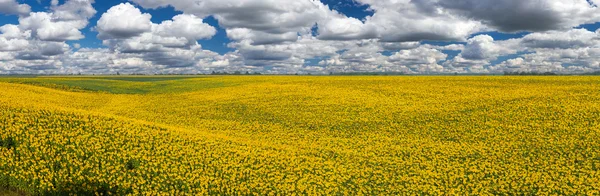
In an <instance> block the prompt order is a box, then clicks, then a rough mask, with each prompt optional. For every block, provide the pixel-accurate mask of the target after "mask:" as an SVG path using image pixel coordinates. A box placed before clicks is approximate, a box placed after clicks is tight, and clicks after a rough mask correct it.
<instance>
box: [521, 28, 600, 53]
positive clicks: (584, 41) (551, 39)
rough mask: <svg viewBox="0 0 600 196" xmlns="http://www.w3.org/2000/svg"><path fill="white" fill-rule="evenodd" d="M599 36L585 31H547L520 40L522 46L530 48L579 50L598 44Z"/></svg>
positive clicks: (599, 41)
mask: <svg viewBox="0 0 600 196" xmlns="http://www.w3.org/2000/svg"><path fill="white" fill-rule="evenodd" d="M599 35H600V34H599V33H596V32H591V31H588V30H585V29H572V30H569V31H549V32H543V33H532V34H529V35H526V36H525V37H524V38H523V39H522V41H521V42H522V43H523V45H524V46H527V47H530V48H560V49H569V48H579V47H589V46H595V45H598V44H600V40H599V38H600V36H599Z"/></svg>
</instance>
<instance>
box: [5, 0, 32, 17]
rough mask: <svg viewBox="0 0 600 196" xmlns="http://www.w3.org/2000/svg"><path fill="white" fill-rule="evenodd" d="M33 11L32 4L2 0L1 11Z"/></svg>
mask: <svg viewBox="0 0 600 196" xmlns="http://www.w3.org/2000/svg"><path fill="white" fill-rule="evenodd" d="M29 12H31V6H29V5H27V4H19V3H18V2H17V1H16V0H0V13H3V14H16V15H27V14H29Z"/></svg>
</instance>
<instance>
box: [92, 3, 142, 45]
mask: <svg viewBox="0 0 600 196" xmlns="http://www.w3.org/2000/svg"><path fill="white" fill-rule="evenodd" d="M150 18H152V16H151V15H150V14H142V12H141V11H140V10H139V9H137V8H136V7H134V6H133V5H131V4H130V3H121V4H119V5H116V6H113V7H111V8H110V9H109V10H108V11H106V13H104V14H102V17H100V19H99V20H98V24H97V26H96V29H97V30H98V38H100V39H123V38H130V37H135V36H138V35H140V34H142V33H144V32H149V31H150V30H151V29H152V22H151V21H150Z"/></svg>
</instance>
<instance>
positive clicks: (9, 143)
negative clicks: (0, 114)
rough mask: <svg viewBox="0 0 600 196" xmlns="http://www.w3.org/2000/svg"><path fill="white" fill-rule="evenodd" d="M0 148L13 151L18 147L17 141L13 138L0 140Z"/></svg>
mask: <svg viewBox="0 0 600 196" xmlns="http://www.w3.org/2000/svg"><path fill="white" fill-rule="evenodd" d="M0 147H2V148H8V149H9V150H10V149H13V148H16V147H17V141H15V139H14V138H13V137H7V138H0Z"/></svg>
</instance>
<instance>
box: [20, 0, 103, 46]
mask: <svg viewBox="0 0 600 196" xmlns="http://www.w3.org/2000/svg"><path fill="white" fill-rule="evenodd" d="M92 3H94V1H93V0H70V1H67V2H65V4H63V5H60V6H53V7H52V8H51V9H52V12H33V13H30V14H29V15H28V16H24V17H20V18H19V28H21V29H22V30H29V31H31V33H32V35H33V36H34V37H37V38H39V39H40V40H43V41H58V42H60V41H67V40H79V39H83V38H84V36H83V34H82V33H81V31H80V30H81V29H83V28H85V27H86V26H87V25H88V20H89V19H90V18H91V17H92V16H93V15H94V14H95V13H96V10H94V8H93V7H92V6H91V4H92Z"/></svg>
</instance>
